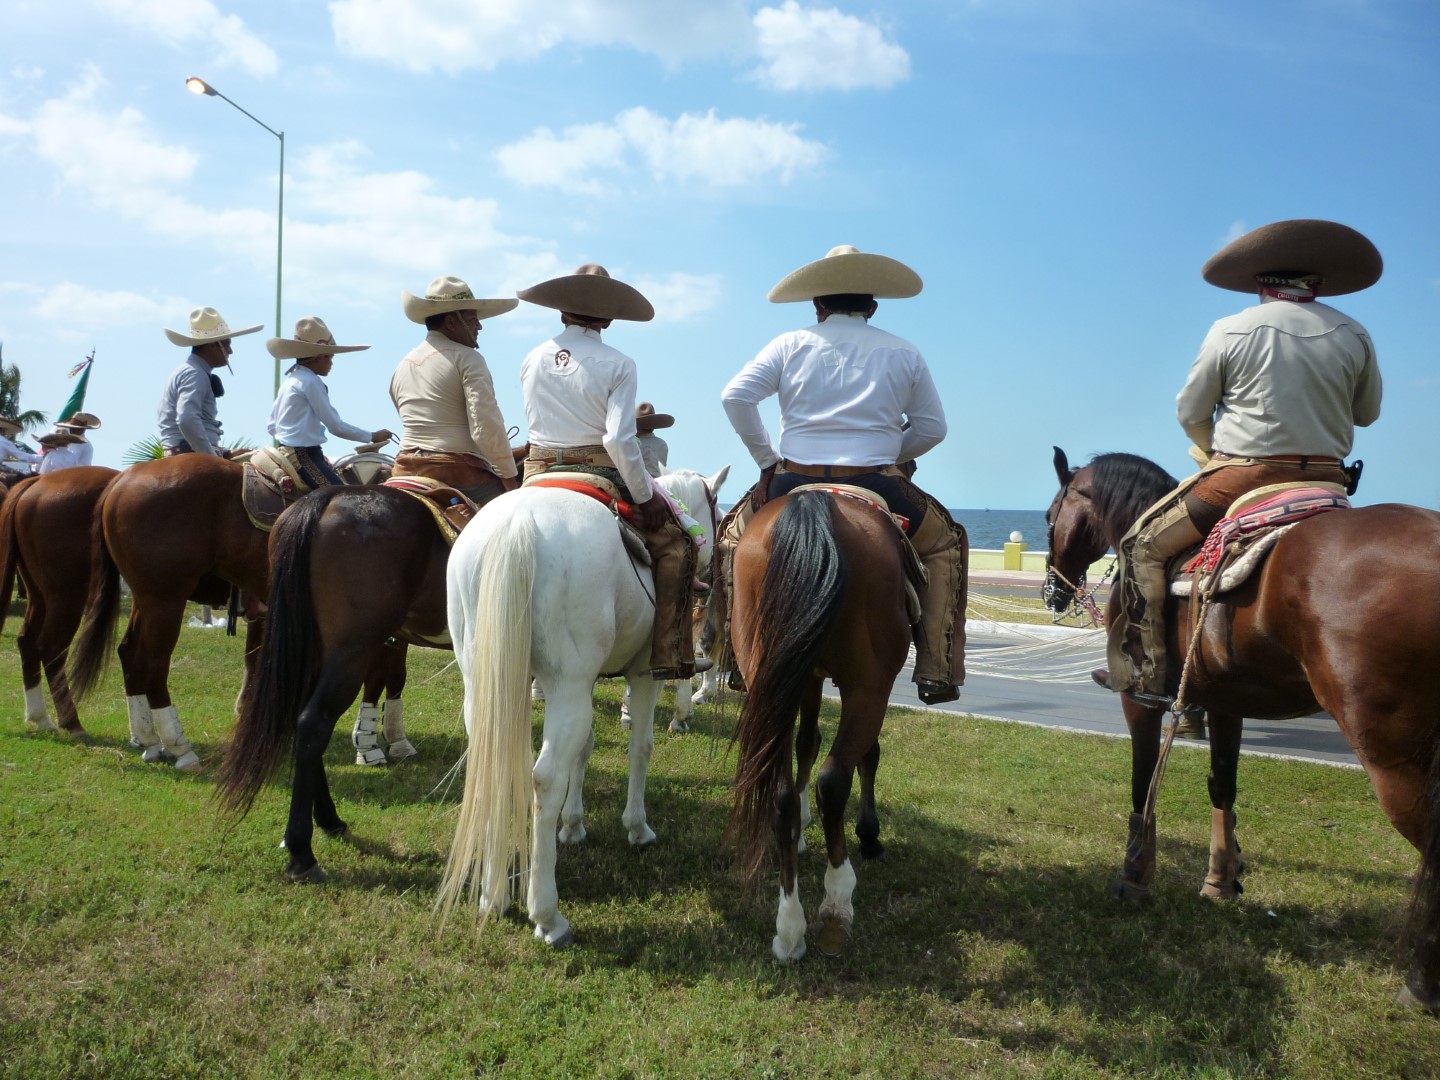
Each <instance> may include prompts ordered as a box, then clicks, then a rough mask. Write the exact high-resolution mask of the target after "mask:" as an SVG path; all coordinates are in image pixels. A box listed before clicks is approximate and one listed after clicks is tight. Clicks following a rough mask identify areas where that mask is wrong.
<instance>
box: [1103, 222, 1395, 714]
mask: <svg viewBox="0 0 1440 1080" xmlns="http://www.w3.org/2000/svg"><path fill="white" fill-rule="evenodd" d="M1381 269H1382V263H1381V260H1380V253H1379V252H1378V251H1377V250H1376V249H1375V245H1374V244H1372V243H1371V242H1370V241H1369V240H1368V239H1366V238H1365V237H1364V236H1362V235H1361V234H1360V233H1358V232H1356V231H1355V230H1354V229H1351V228H1348V227H1346V226H1344V225H1339V224H1336V223H1335V222H1332V221H1316V220H1293V221H1280V222H1276V223H1274V224H1271V225H1266V226H1264V227H1263V228H1259V229H1256V230H1254V231H1253V232H1249V233H1246V234H1245V235H1244V236H1242V237H1240V238H1239V239H1238V240H1235V241H1234V242H1232V243H1231V244H1229V245H1228V246H1227V247H1225V248H1224V249H1222V250H1221V251H1220V252H1219V253H1217V254H1216V255H1215V256H1213V257H1212V258H1211V259H1210V261H1209V262H1207V263H1206V264H1205V266H1204V268H1203V269H1202V270H1201V274H1202V275H1203V276H1204V278H1205V280H1206V281H1208V282H1209V283H1210V284H1212V285H1217V286H1219V287H1220V288H1222V289H1232V290H1234V291H1236V292H1244V293H1255V292H1257V291H1258V293H1259V296H1260V302H1259V303H1258V304H1256V305H1255V306H1253V307H1248V308H1246V309H1245V310H1244V311H1241V312H1240V313H1238V314H1236V315H1231V316H1229V317H1227V318H1224V319H1221V320H1220V321H1219V322H1217V323H1215V325H1214V326H1212V327H1211V328H1210V333H1209V334H1208V335H1206V337H1205V341H1204V343H1203V344H1202V345H1201V347H1200V355H1199V356H1197V357H1196V359H1195V362H1194V363H1193V364H1192V365H1191V367H1190V376H1189V378H1188V379H1187V380H1186V382H1185V385H1184V387H1183V388H1182V389H1181V390H1180V394H1179V396H1178V397H1177V399H1176V401H1177V414H1178V416H1179V420H1180V425H1181V427H1183V428H1184V429H1185V433H1186V434H1187V435H1188V436H1189V437H1190V438H1191V440H1192V441H1193V442H1194V444H1195V445H1194V447H1192V448H1191V456H1192V457H1194V458H1195V459H1196V460H1197V461H1199V462H1200V464H1201V466H1202V468H1201V471H1200V472H1199V473H1197V474H1196V475H1195V476H1192V477H1190V478H1189V479H1188V480H1186V481H1185V482H1184V483H1182V484H1181V485H1180V486H1179V487H1177V488H1176V489H1175V490H1174V491H1173V492H1171V493H1170V494H1169V495H1167V496H1166V497H1165V498H1163V499H1161V500H1160V501H1159V502H1157V503H1156V504H1155V505H1154V506H1152V507H1151V508H1150V509H1149V510H1147V511H1146V512H1145V513H1144V514H1142V515H1141V516H1140V519H1139V520H1138V521H1137V522H1136V523H1135V525H1134V526H1133V527H1132V528H1131V529H1130V531H1129V532H1128V533H1127V534H1126V535H1125V537H1124V538H1123V539H1122V540H1121V542H1120V548H1119V562H1120V572H1119V579H1118V582H1117V586H1116V587H1117V588H1119V589H1120V590H1121V597H1122V600H1123V602H1122V603H1119V604H1115V605H1112V609H1111V610H1112V614H1113V620H1112V622H1111V624H1110V627H1109V646H1108V660H1109V665H1110V666H1109V668H1108V670H1107V669H1104V668H1101V669H1098V670H1097V671H1095V673H1094V677H1095V681H1096V682H1098V683H1099V684H1100V685H1101V686H1104V687H1106V688H1107V689H1111V690H1115V691H1119V692H1122V693H1129V694H1130V695H1131V696H1132V697H1134V698H1137V699H1138V700H1140V701H1141V703H1142V704H1147V705H1158V706H1161V707H1168V706H1169V704H1170V693H1171V692H1170V688H1169V686H1168V684H1167V674H1168V673H1167V671H1166V662H1165V651H1166V632H1165V620H1164V612H1165V593H1166V589H1167V580H1166V566H1167V564H1168V563H1169V561H1170V560H1171V559H1172V558H1174V557H1175V556H1177V555H1179V554H1181V553H1182V552H1184V551H1187V550H1189V549H1190V548H1192V547H1194V546H1195V545H1197V544H1199V543H1200V542H1201V541H1202V540H1203V539H1204V538H1205V536H1206V535H1207V534H1208V533H1209V531H1210V530H1211V528H1213V527H1214V526H1215V524H1216V523H1217V522H1218V521H1220V519H1221V518H1223V517H1224V516H1225V513H1226V510H1227V509H1228V507H1229V506H1230V505H1231V503H1233V502H1234V501H1235V500H1236V499H1237V498H1239V497H1240V496H1241V495H1243V494H1245V493H1246V492H1249V491H1253V490H1255V489H1256V488H1260V487H1266V486H1269V485H1272V484H1285V483H1297V482H1298V483H1304V484H1326V485H1333V486H1335V487H1338V488H1345V487H1349V488H1350V489H1351V490H1353V481H1351V479H1350V477H1349V476H1348V475H1347V473H1346V471H1345V470H1344V468H1343V465H1344V461H1343V459H1344V457H1345V455H1346V454H1348V453H1349V452H1350V450H1351V447H1352V446H1353V444H1354V436H1355V428H1356V426H1357V425H1358V426H1360V427H1366V426H1368V425H1369V424H1371V423H1373V422H1374V421H1375V419H1376V417H1378V416H1379V415H1380V370H1379V368H1378V367H1377V366H1376V363H1375V347H1374V346H1373V345H1372V344H1371V341H1370V335H1369V334H1368V333H1366V331H1365V328H1364V327H1363V326H1361V325H1360V324H1359V323H1358V322H1356V321H1355V320H1354V319H1352V318H1350V317H1349V316H1347V315H1344V314H1342V313H1341V312H1339V311H1336V310H1335V309H1334V308H1332V307H1330V306H1328V305H1326V304H1321V303H1318V302H1317V301H1316V297H1317V296H1318V295H1320V294H1322V293H1323V294H1324V295H1326V296H1338V295H1341V294H1344V293H1352V292H1359V291H1360V290H1361V289H1366V288H1369V287H1370V286H1371V285H1373V284H1374V283H1375V282H1376V281H1378V280H1379V278H1380V273H1381ZM1357 475H1358V474H1357ZM1147 699H1148V700H1147Z"/></svg>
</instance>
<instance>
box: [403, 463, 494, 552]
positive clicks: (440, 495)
mask: <svg viewBox="0 0 1440 1080" xmlns="http://www.w3.org/2000/svg"><path fill="white" fill-rule="evenodd" d="M380 486H381V487H388V488H394V489H395V490H397V491H403V492H405V494H407V495H409V496H411V497H412V498H416V499H419V500H420V501H421V502H422V503H423V504H424V505H425V508H426V509H427V510H429V511H430V516H431V517H433V518H434V519H435V524H436V525H437V526H438V527H439V529H440V535H441V536H443V537H444V538H445V542H446V543H447V544H450V545H451V546H454V543H455V538H456V537H457V536H459V535H460V530H461V529H463V528H465V526H466V525H468V524H470V522H471V520H472V519H473V518H474V517H475V515H476V514H477V513H479V511H480V508H479V507H478V506H476V505H475V503H474V501H472V500H471V499H469V498H467V497H466V495H465V494H464V493H463V492H461V491H459V490H458V489H456V488H453V487H451V486H450V485H448V484H445V483H443V482H441V481H439V480H434V479H431V478H430V477H428V476H392V477H391V478H390V479H389V480H386V481H385V482H384V483H383V484H381V485H380Z"/></svg>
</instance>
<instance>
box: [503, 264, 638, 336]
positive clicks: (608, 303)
mask: <svg viewBox="0 0 1440 1080" xmlns="http://www.w3.org/2000/svg"><path fill="white" fill-rule="evenodd" d="M515 295H516V296H518V297H519V298H520V299H521V300H526V301H528V302H530V303H532V304H539V305H540V306H541V307H547V308H554V309H555V310H556V311H564V312H568V313H569V314H571V315H583V316H584V317H585V318H587V319H626V320H628V321H630V322H649V321H650V320H651V319H653V318H654V317H655V308H654V307H653V306H651V304H650V301H649V300H646V299H645V297H644V296H643V295H641V293H640V290H639V289H637V288H635V287H634V286H633V285H626V284H625V282H623V281H620V280H618V279H617V278H612V277H611V276H610V271H608V270H606V269H605V267H603V266H601V265H600V264H599V263H586V264H585V265H584V266H582V267H580V268H579V269H578V270H576V271H575V273H573V274H566V275H565V276H564V277H557V278H551V279H550V280H549V281H542V282H540V284H539V285H532V286H530V288H528V289H521V290H520V291H519V292H517V293H516V294H515Z"/></svg>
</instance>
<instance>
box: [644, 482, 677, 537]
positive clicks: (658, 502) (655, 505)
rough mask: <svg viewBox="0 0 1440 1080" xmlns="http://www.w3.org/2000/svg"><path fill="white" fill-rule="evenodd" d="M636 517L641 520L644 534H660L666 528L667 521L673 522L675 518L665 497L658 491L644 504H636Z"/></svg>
mask: <svg viewBox="0 0 1440 1080" xmlns="http://www.w3.org/2000/svg"><path fill="white" fill-rule="evenodd" d="M635 515H636V516H637V517H638V518H639V519H640V528H641V530H642V531H644V532H659V531H660V530H661V529H663V528H664V527H665V523H666V522H667V521H671V520H673V519H674V517H675V515H674V514H672V513H670V507H669V505H668V504H667V503H666V502H665V496H664V495H661V494H660V493H659V492H658V491H657V492H655V493H654V494H653V495H651V496H650V498H648V499H646V500H645V501H644V502H643V503H636V504H635Z"/></svg>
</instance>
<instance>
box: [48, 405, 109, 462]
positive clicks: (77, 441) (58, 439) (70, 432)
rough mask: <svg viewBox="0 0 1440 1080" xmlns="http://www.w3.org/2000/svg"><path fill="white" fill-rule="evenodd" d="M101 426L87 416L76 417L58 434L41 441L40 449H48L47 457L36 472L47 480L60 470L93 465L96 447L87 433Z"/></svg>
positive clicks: (59, 426)
mask: <svg viewBox="0 0 1440 1080" xmlns="http://www.w3.org/2000/svg"><path fill="white" fill-rule="evenodd" d="M99 426H100V418H99V417H98V416H96V415H95V414H94V413H87V412H77V413H72V414H71V415H70V416H69V417H68V418H67V419H65V420H63V421H61V422H60V423H57V424H56V425H55V430H54V431H52V432H50V433H49V434H48V435H45V436H42V437H41V440H40V445H41V446H44V447H45V457H44V458H43V459H42V460H41V462H40V468H38V469H37V470H36V472H38V473H40V474H41V475H42V476H43V475H45V474H46V473H52V472H55V471H56V470H57V469H69V468H73V467H74V466H76V465H89V464H90V463H91V462H93V461H94V460H95V447H94V445H93V444H92V443H91V442H90V440H89V439H87V438H85V432H87V431H90V430H93V429H94V428H98V427H99ZM47 439H48V440H49V442H47V441H46V440H47Z"/></svg>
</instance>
